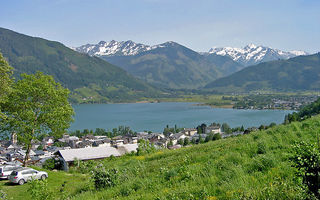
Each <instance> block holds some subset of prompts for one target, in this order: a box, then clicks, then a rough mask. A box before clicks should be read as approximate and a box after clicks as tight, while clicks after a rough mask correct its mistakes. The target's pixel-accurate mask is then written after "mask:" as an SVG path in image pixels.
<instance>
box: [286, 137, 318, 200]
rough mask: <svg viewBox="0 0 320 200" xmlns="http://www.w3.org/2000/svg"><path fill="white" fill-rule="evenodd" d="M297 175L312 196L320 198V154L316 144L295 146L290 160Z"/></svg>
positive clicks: (303, 143)
mask: <svg viewBox="0 0 320 200" xmlns="http://www.w3.org/2000/svg"><path fill="white" fill-rule="evenodd" d="M290 160H291V161H293V164H292V165H293V167H295V168H296V169H297V170H298V171H297V175H298V176H300V177H302V180H303V181H302V182H303V184H305V185H307V187H308V190H309V192H310V193H311V194H313V195H315V196H316V197H317V198H318V199H319V198H320V193H319V190H320V183H319V181H320V180H319V179H320V166H319V162H320V152H319V147H316V146H315V145H314V144H310V143H306V142H299V143H296V144H295V145H294V146H293V155H292V157H291V158H290Z"/></svg>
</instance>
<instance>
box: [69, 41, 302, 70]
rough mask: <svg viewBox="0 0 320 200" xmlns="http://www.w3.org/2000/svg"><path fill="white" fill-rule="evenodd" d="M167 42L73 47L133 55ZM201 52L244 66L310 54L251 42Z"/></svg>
mask: <svg viewBox="0 0 320 200" xmlns="http://www.w3.org/2000/svg"><path fill="white" fill-rule="evenodd" d="M167 43H170V42H166V43H164V44H158V45H153V46H149V45H145V44H140V43H135V42H133V41H131V40H128V41H121V42H118V41H115V40H112V41H110V42H105V41H100V42H99V43H98V44H86V45H82V46H80V47H76V48H73V49H74V50H76V51H78V52H80V53H86V54H89V55H90V56H132V55H137V54H139V53H141V52H146V51H151V50H154V49H157V48H163V47H166V45H165V44H167ZM200 54H202V55H208V54H216V55H220V56H227V57H229V58H231V59H232V60H234V61H236V62H238V63H240V64H241V65H243V66H249V65H255V64H259V63H261V62H268V61H273V60H279V59H281V60H286V59H289V58H293V57H296V56H301V55H308V53H307V52H305V51H298V50H294V51H282V50H278V49H273V48H270V47H265V46H262V45H255V44H249V45H247V46H245V47H243V48H237V47H212V48H211V49H210V50H209V51H208V52H202V53H200Z"/></svg>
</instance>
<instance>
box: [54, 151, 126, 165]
mask: <svg viewBox="0 0 320 200" xmlns="http://www.w3.org/2000/svg"><path fill="white" fill-rule="evenodd" d="M56 155H58V156H59V157H61V160H62V161H63V163H64V170H68V164H70V163H73V161H74V160H75V159H77V160H82V161H86V160H96V159H103V158H108V157H110V156H121V154H120V152H119V151H118V150H117V149H116V148H114V147H89V148H80V149H65V150H59V151H58V152H57V153H56Z"/></svg>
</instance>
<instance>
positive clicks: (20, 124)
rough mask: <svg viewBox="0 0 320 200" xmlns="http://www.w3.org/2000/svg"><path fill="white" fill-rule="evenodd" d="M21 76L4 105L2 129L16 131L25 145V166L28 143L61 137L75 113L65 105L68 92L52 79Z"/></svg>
mask: <svg viewBox="0 0 320 200" xmlns="http://www.w3.org/2000/svg"><path fill="white" fill-rule="evenodd" d="M21 76H22V79H21V80H19V81H17V82H16V83H15V84H13V87H12V92H11V93H10V94H9V96H8V101H7V102H5V104H4V107H3V108H5V110H4V113H5V114H6V116H7V119H6V125H5V126H3V127H2V129H4V130H9V131H14V132H16V133H17V136H18V140H19V141H20V142H22V143H23V144H24V145H25V147H26V156H25V159H24V166H26V164H27V163H26V162H27V160H28V159H29V153H30V149H31V141H32V140H33V139H36V138H37V137H38V136H39V135H43V134H45V135H50V136H53V137H54V138H60V137H61V136H62V135H63V133H64V132H65V130H66V129H67V128H69V126H70V122H72V121H73V118H72V116H73V114H74V111H73V108H72V106H71V105H70V103H69V102H68V95H69V90H68V89H65V88H63V87H62V86H61V85H60V84H59V83H56V82H55V81H54V79H53V77H52V76H48V75H44V74H42V73H41V72H37V73H36V74H34V75H27V74H22V75H21Z"/></svg>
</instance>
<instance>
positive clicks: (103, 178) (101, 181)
mask: <svg viewBox="0 0 320 200" xmlns="http://www.w3.org/2000/svg"><path fill="white" fill-rule="evenodd" d="M118 175H119V174H118V170H117V169H114V168H113V169H109V170H105V168H103V167H102V168H95V169H94V170H93V171H92V177H91V178H92V180H93V182H94V186H95V188H96V189H97V190H99V189H103V188H107V187H113V186H115V185H117V181H118Z"/></svg>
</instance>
